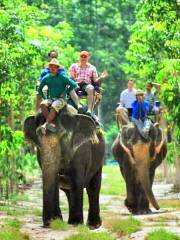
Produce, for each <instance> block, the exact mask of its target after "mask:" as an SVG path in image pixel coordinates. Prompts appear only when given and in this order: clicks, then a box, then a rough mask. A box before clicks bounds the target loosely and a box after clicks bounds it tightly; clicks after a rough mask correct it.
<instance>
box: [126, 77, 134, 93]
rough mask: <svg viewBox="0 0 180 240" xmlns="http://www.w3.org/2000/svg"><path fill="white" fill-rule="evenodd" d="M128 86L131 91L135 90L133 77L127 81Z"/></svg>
mask: <svg viewBox="0 0 180 240" xmlns="http://www.w3.org/2000/svg"><path fill="white" fill-rule="evenodd" d="M127 87H128V89H129V90H130V91H132V90H133V88H134V80H133V79H129V80H128V82H127Z"/></svg>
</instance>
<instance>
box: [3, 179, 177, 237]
mask: <svg viewBox="0 0 180 240" xmlns="http://www.w3.org/2000/svg"><path fill="white" fill-rule="evenodd" d="M171 188H172V185H171V184H168V185H167V184H166V185H165V184H163V183H158V184H154V186H153V191H154V193H155V196H156V198H157V199H180V194H174V193H172V192H171ZM25 194H26V195H27V196H28V200H24V201H22V200H21V201H18V204H17V205H16V207H17V208H18V209H25V210H27V209H28V210H29V211H28V214H25V215H23V216H17V218H18V219H19V220H20V221H22V222H23V227H22V231H23V232H25V233H28V234H29V236H30V238H31V239H32V240H37V239H38V240H62V239H66V237H68V236H70V235H72V234H73V233H76V232H77V229H76V228H71V229H70V230H67V231H54V230H52V229H45V228H42V219H41V216H40V215H41V209H42V192H41V180H39V179H38V180H36V181H35V182H34V184H33V185H32V187H31V188H30V189H28V190H27V191H26V192H25ZM60 198H61V206H62V213H63V218H64V221H67V201H66V197H65V195H64V193H63V192H61V191H60ZM124 198H125V197H124V196H112V195H101V196H100V202H101V208H102V209H101V214H102V216H103V218H105V217H107V218H108V217H112V216H115V217H116V218H127V217H129V216H130V214H129V212H128V210H127V209H126V208H125V207H124V205H123V201H124ZM86 208H87V207H86ZM179 209H180V208H179ZM35 212H39V214H37V213H35ZM4 217H7V216H6V215H5V213H4V212H0V218H1V219H2V218H4ZM134 217H135V218H137V219H139V220H140V221H141V222H142V223H143V227H142V229H141V230H140V231H138V232H136V233H133V234H131V235H130V236H126V237H121V238H119V239H122V240H126V239H134V240H144V239H145V236H146V235H147V233H148V232H150V231H152V230H154V229H158V228H162V226H160V223H162V222H163V224H164V226H163V228H164V229H167V230H169V231H171V232H174V233H176V234H178V235H179V236H180V210H177V209H175V208H174V209H173V208H169V209H168V208H164V209H163V208H161V209H160V210H159V211H154V212H153V214H150V215H141V216H134ZM86 218H87V211H86V210H85V211H84V219H85V221H86ZM98 231H107V229H105V227H104V226H102V227H101V228H100V229H99V230H98ZM117 239H118V238H117Z"/></svg>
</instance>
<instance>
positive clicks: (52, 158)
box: [24, 105, 105, 228]
mask: <svg viewBox="0 0 180 240" xmlns="http://www.w3.org/2000/svg"><path fill="white" fill-rule="evenodd" d="M69 109H70V108H69V107H68V106H67V105H65V107H64V108H63V109H62V110H61V112H60V113H59V114H58V115H57V117H56V119H55V120H54V121H53V123H54V124H55V125H56V128H57V131H56V132H51V131H49V130H48V129H47V132H46V134H45V135H44V134H43V133H42V131H41V127H40V126H41V125H42V124H43V123H44V122H45V119H44V117H43V115H42V114H38V115H37V116H30V117H28V118H27V119H26V120H25V122H24V133H25V137H26V139H28V140H31V141H32V142H33V143H35V145H36V146H37V151H38V160H39V162H40V166H41V169H42V180H43V223H44V226H45V227H46V226H49V224H50V221H51V220H52V219H55V218H60V219H62V214H61V210H60V207H59V181H60V184H61V178H60V175H63V176H65V177H66V179H68V185H69V187H68V189H63V190H64V191H65V193H66V195H67V198H68V203H69V219H68V223H70V224H79V223H83V188H86V190H87V194H88V198H89V213H88V221H87V222H88V224H89V225H90V226H91V227H93V228H97V227H99V226H100V225H101V219H100V208H99V192H100V187H101V172H102V165H103V157H104V145H105V144H104V138H103V136H102V134H101V132H98V133H96V127H95V124H94V122H93V120H92V119H91V118H90V117H88V116H85V115H80V114H77V115H74V114H71V113H70V110H69ZM61 124H62V126H63V127H64V128H65V130H66V132H65V134H64V135H63V136H62V134H61V132H60V130H59V129H60V125H61ZM62 126H61V128H62Z"/></svg>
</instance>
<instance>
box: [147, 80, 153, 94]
mask: <svg viewBox="0 0 180 240" xmlns="http://www.w3.org/2000/svg"><path fill="white" fill-rule="evenodd" d="M152 86H153V85H152V83H151V82H148V83H147V84H146V91H147V92H151V89H152Z"/></svg>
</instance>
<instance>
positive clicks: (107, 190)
mask: <svg viewBox="0 0 180 240" xmlns="http://www.w3.org/2000/svg"><path fill="white" fill-rule="evenodd" d="M103 175H104V177H103V178H102V188H101V194H110V195H120V194H125V193H126V187H125V182H124V180H123V178H122V176H121V173H120V170H119V167H118V166H104V167H103Z"/></svg>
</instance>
